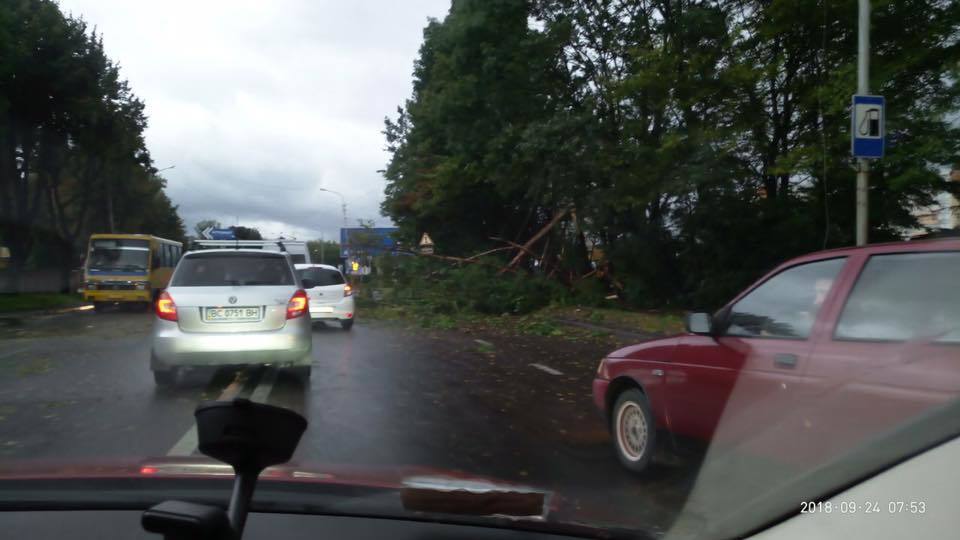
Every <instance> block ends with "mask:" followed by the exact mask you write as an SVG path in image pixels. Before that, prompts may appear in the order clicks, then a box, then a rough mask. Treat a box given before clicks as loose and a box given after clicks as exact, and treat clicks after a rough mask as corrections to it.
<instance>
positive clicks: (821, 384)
mask: <svg viewBox="0 0 960 540" xmlns="http://www.w3.org/2000/svg"><path fill="white" fill-rule="evenodd" d="M925 247H926V246H925ZM857 259H858V260H857V263H858V264H857V266H858V267H860V266H862V270H861V271H860V272H859V275H857V276H854V278H855V283H853V286H852V288H850V294H849V297H848V298H846V301H845V302H838V303H837V304H836V305H835V306H833V309H832V310H831V311H833V313H829V314H828V318H829V319H830V320H831V321H836V323H835V324H832V325H830V326H829V327H828V328H827V329H826V330H827V331H826V332H825V336H824V339H823V340H822V341H821V342H820V343H819V344H818V345H817V348H816V350H815V352H814V354H813V357H812V361H811V363H810V366H809V369H808V376H809V377H810V378H811V381H812V382H813V386H812V390H813V391H812V393H811V394H810V395H809V396H807V397H806V398H805V399H804V407H803V408H802V409H801V410H802V416H803V417H804V419H805V428H806V429H805V437H804V439H805V440H806V441H808V442H807V443H806V444H807V446H809V448H808V449H807V450H808V457H809V459H811V460H815V461H818V462H819V461H823V460H826V459H829V458H831V457H838V456H839V455H841V454H843V453H846V452H849V451H850V450H852V449H853V448H854V447H855V446H857V445H859V444H862V443H863V442H864V441H867V440H868V439H870V438H872V437H875V436H877V435H879V434H881V433H882V432H884V431H887V430H891V429H894V428H896V427H898V426H900V425H903V424H904V423H907V422H909V421H910V420H911V419H912V418H915V417H916V416H918V415H920V414H923V413H924V412H927V411H929V410H930V409H932V408H934V407H937V406H940V405H943V404H945V403H947V402H948V401H952V400H955V399H957V398H958V397H960V287H958V286H957V281H956V278H957V276H958V275H960V274H958V269H960V251H946V252H935V251H929V250H923V251H919V252H901V251H894V252H873V253H863V254H860V255H859V256H858V257H857ZM851 281H854V280H851Z"/></svg>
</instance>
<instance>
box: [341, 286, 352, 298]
mask: <svg viewBox="0 0 960 540" xmlns="http://www.w3.org/2000/svg"><path fill="white" fill-rule="evenodd" d="M352 294H353V287H351V286H350V285H344V286H343V295H344V296H350V295H352Z"/></svg>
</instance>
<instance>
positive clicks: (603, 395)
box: [593, 379, 610, 418]
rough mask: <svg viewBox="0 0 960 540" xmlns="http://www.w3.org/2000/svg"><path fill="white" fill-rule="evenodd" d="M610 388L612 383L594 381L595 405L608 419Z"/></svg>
mask: <svg viewBox="0 0 960 540" xmlns="http://www.w3.org/2000/svg"><path fill="white" fill-rule="evenodd" d="M609 386H610V381H608V380H606V379H594V380H593V404H594V405H595V406H596V407H597V410H598V411H600V414H601V415H602V416H603V417H604V418H606V417H607V387H609Z"/></svg>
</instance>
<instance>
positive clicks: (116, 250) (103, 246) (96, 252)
mask: <svg viewBox="0 0 960 540" xmlns="http://www.w3.org/2000/svg"><path fill="white" fill-rule="evenodd" d="M149 254H150V247H149V244H148V242H147V241H146V240H94V241H92V242H91V243H90V259H89V262H88V263H87V270H88V271H90V272H145V271H146V270H147V263H148V260H149Z"/></svg>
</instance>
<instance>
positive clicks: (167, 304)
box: [157, 291, 177, 321]
mask: <svg viewBox="0 0 960 540" xmlns="http://www.w3.org/2000/svg"><path fill="white" fill-rule="evenodd" d="M157 317H160V318H161V319H163V320H165V321H176V320H177V304H175V303H174V302H173V297H171V296H170V293H168V292H167V291H163V292H162V293H160V297H159V298H157Z"/></svg>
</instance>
